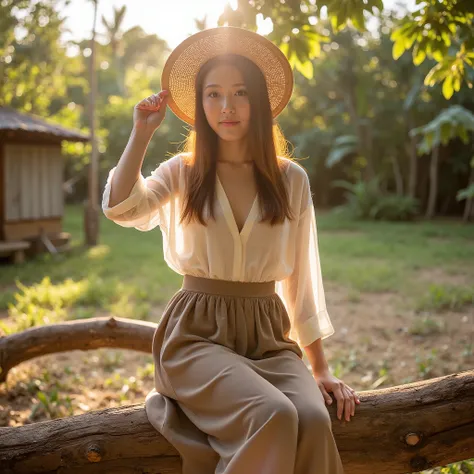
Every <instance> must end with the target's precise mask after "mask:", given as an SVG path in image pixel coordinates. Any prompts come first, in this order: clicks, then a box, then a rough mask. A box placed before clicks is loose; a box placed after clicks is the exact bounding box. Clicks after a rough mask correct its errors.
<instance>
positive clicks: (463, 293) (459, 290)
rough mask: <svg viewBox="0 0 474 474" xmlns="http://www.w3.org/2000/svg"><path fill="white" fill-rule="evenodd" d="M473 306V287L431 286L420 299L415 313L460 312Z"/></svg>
mask: <svg viewBox="0 0 474 474" xmlns="http://www.w3.org/2000/svg"><path fill="white" fill-rule="evenodd" d="M469 305H470V306H472V305H474V286H467V287H462V286H458V285H449V286H448V285H431V286H430V288H429V290H428V293H427V294H426V295H424V296H423V297H422V298H420V300H419V302H418V304H417V308H416V309H417V311H429V310H430V311H461V310H462V309H463V308H464V307H465V306H469Z"/></svg>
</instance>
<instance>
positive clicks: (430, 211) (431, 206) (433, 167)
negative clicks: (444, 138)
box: [426, 145, 440, 219]
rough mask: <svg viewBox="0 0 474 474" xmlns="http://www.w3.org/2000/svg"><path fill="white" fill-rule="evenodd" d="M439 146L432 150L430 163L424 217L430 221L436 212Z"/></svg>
mask: <svg viewBox="0 0 474 474" xmlns="http://www.w3.org/2000/svg"><path fill="white" fill-rule="evenodd" d="M439 147H440V146H439V145H438V146H436V147H435V148H434V149H433V153H432V155H431V161H430V193H429V196H428V206H427V208H426V217H427V218H428V219H431V218H433V217H434V215H435V211H436V198H437V195H438V161H439Z"/></svg>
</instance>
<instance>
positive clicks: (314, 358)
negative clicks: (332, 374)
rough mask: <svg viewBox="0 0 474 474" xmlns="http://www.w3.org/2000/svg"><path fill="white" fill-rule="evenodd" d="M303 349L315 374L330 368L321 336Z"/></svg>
mask: <svg viewBox="0 0 474 474" xmlns="http://www.w3.org/2000/svg"><path fill="white" fill-rule="evenodd" d="M303 349H304V351H305V353H306V356H307V357H308V360H309V363H310V364H311V368H312V369H313V373H314V374H318V373H322V372H325V371H327V370H329V365H328V363H327V361H326V357H325V356H324V350H323V341H322V339H321V338H319V339H316V340H315V341H314V342H312V343H311V344H310V345H309V346H306V347H304V348H303Z"/></svg>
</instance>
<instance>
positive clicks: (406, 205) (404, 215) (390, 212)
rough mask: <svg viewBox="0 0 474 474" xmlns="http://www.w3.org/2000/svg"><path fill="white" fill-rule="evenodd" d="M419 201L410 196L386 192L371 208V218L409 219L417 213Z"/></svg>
mask: <svg viewBox="0 0 474 474" xmlns="http://www.w3.org/2000/svg"><path fill="white" fill-rule="evenodd" d="M419 211H420V209H419V201H418V200H417V199H415V198H412V197H410V196H400V195H398V194H388V195H383V196H380V198H379V199H378V201H377V202H376V203H375V205H374V207H373V208H372V209H371V212H370V217H371V218H372V219H382V220H388V221H409V220H411V219H413V218H414V217H415V216H416V215H417V214H418V213H419Z"/></svg>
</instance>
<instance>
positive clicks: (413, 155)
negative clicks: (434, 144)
mask: <svg viewBox="0 0 474 474" xmlns="http://www.w3.org/2000/svg"><path fill="white" fill-rule="evenodd" d="M407 120H408V129H409V130H412V129H413V128H415V124H414V121H413V117H412V114H411V113H408V114H407ZM409 138H410V141H409V143H408V144H407V152H408V156H409V157H410V170H409V175H408V195H409V196H410V197H412V198H414V197H416V184H417V183H416V182H417V179H418V155H417V150H416V138H415V137H411V136H410V135H409Z"/></svg>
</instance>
